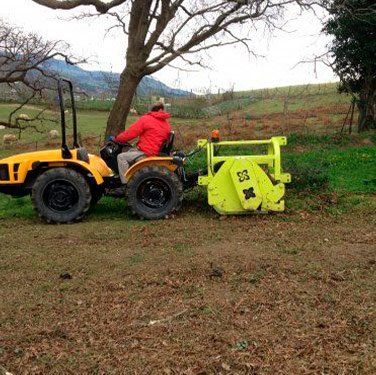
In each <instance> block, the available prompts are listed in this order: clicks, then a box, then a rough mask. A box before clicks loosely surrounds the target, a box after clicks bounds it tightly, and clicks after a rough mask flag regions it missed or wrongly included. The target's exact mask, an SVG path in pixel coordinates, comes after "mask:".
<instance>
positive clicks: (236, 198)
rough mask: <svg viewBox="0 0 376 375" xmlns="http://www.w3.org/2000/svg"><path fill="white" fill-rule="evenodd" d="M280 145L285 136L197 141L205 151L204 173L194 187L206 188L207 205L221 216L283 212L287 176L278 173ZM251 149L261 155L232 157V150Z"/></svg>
mask: <svg viewBox="0 0 376 375" xmlns="http://www.w3.org/2000/svg"><path fill="white" fill-rule="evenodd" d="M284 145H286V138H285V137H272V138H270V139H267V140H253V141H223V142H220V141H219V134H218V133H217V134H215V135H214V136H213V137H212V140H211V141H207V140H205V139H201V140H199V141H198V147H201V148H206V155H207V174H206V175H203V176H199V178H198V184H199V185H203V186H206V187H207V193H208V203H209V205H210V206H212V207H213V208H214V209H215V210H216V211H217V212H218V213H220V214H224V215H228V214H245V213H248V212H252V211H259V212H268V211H283V210H284V208H285V202H284V199H283V197H284V195H285V183H288V182H290V181H291V176H290V174H288V173H282V167H281V151H280V148H281V146H284ZM255 146H256V147H264V148H265V153H263V154H249V155H234V150H239V149H244V150H246V149H249V148H252V147H255ZM235 153H236V151H235Z"/></svg>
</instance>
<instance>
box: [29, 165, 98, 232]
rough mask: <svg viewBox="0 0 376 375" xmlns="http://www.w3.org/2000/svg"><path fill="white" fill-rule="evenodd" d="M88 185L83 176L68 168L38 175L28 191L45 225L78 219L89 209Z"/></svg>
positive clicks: (50, 170) (51, 170) (55, 169)
mask: <svg viewBox="0 0 376 375" xmlns="http://www.w3.org/2000/svg"><path fill="white" fill-rule="evenodd" d="M91 198H92V197H91V192H90V186H89V184H88V182H87V181H86V179H85V177H84V176H83V175H82V174H80V173H79V172H76V171H74V170H73V169H69V168H53V169H49V170H47V171H46V172H44V173H43V174H41V175H40V176H39V177H38V178H37V179H36V180H35V183H34V185H33V188H32V192H31V199H32V202H33V204H34V207H35V209H36V211H37V212H38V214H39V217H41V218H42V219H43V220H45V221H47V222H48V223H61V224H62V223H72V222H74V221H79V220H81V219H82V218H83V217H84V215H85V214H86V212H87V211H88V210H89V208H90V203H91Z"/></svg>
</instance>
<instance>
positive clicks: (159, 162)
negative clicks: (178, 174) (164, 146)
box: [125, 156, 179, 181]
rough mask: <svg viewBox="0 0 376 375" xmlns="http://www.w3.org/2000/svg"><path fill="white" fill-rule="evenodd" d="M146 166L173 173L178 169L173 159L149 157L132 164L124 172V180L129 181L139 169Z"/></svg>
mask: <svg viewBox="0 0 376 375" xmlns="http://www.w3.org/2000/svg"><path fill="white" fill-rule="evenodd" d="M148 166H160V167H165V168H167V169H169V170H170V171H171V172H174V171H175V170H176V169H177V168H178V166H179V165H178V163H177V162H176V161H175V159H174V158H173V157H168V156H151V157H148V158H144V159H141V160H140V161H138V162H137V163H135V164H133V165H132V166H131V167H130V168H129V169H128V170H127V171H126V172H125V180H126V181H129V180H130V179H131V178H132V176H133V175H134V174H135V173H136V172H137V171H138V170H140V169H141V168H144V167H148Z"/></svg>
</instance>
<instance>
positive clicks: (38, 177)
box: [0, 79, 290, 223]
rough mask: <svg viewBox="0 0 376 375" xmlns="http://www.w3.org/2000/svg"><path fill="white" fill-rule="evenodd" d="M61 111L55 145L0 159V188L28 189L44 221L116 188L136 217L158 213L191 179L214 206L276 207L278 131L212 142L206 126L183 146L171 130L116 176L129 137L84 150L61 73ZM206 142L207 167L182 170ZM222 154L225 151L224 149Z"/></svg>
mask: <svg viewBox="0 0 376 375" xmlns="http://www.w3.org/2000/svg"><path fill="white" fill-rule="evenodd" d="M64 85H67V86H68V88H69V95H70V102H71V111H72V128H73V137H72V139H73V145H72V147H69V146H68V144H67V136H66V129H67V126H66V119H65V114H66V112H65V103H64V95H63V94H64ZM57 88H58V99H59V105H60V117H61V137H62V142H61V148H60V149H57V150H46V151H35V152H30V153H23V154H18V155H15V156H11V157H8V158H5V159H2V160H0V193H4V194H9V195H11V196H13V197H21V196H26V195H31V199H32V202H33V205H34V207H35V209H36V211H37V212H38V214H39V216H40V217H41V218H42V219H44V220H45V221H47V222H48V223H71V222H75V221H79V220H81V219H82V218H83V217H84V216H85V214H86V213H87V212H88V211H89V209H90V207H92V206H94V205H95V204H96V203H97V202H98V201H99V200H100V199H101V197H102V196H103V195H104V194H109V195H111V192H113V191H114V190H116V189H117V190H118V189H119V188H120V189H124V188H125V189H124V194H122V195H121V196H123V197H124V196H126V199H127V203H128V205H129V206H130V208H131V210H132V211H133V213H134V214H136V215H138V216H139V217H140V218H144V219H152V220H155V219H161V218H166V217H168V216H169V215H171V214H172V213H173V212H174V211H177V210H178V209H179V208H180V207H181V203H182V200H183V193H184V191H185V190H187V189H190V188H192V187H194V186H196V185H202V186H207V191H208V202H209V205H211V206H213V208H214V209H215V210H216V211H217V212H218V213H220V214H241V213H247V212H250V211H260V212H267V211H283V209H284V201H283V199H282V198H283V196H284V192H285V190H284V183H287V182H289V181H290V175H289V174H286V173H282V170H281V157H280V146H281V145H285V144H286V138H284V137H273V138H271V139H270V140H263V141H227V142H220V141H219V134H218V133H217V132H214V133H213V134H212V137H211V139H210V140H199V141H198V145H197V149H195V150H193V151H192V152H190V153H189V154H187V155H186V154H185V153H184V152H182V151H175V150H174V149H173V142H174V134H173V133H171V135H170V138H169V140H168V141H167V142H165V144H164V145H163V146H162V148H161V150H160V154H159V155H158V156H153V157H143V158H140V159H138V160H136V161H135V162H134V163H133V164H132V165H131V166H130V168H129V169H128V170H127V172H126V174H125V180H126V185H125V186H123V185H122V183H121V180H120V178H119V174H118V173H119V172H118V167H117V155H118V154H119V153H121V152H123V151H124V150H126V149H127V148H128V147H132V146H131V145H130V144H119V143H116V142H113V141H111V142H107V143H106V144H105V145H104V147H102V148H101V150H100V156H96V155H93V154H89V153H88V152H87V150H86V149H85V148H84V147H82V146H81V145H80V144H79V142H78V130H77V113H76V106H75V99H74V90H73V84H72V82H71V81H69V80H67V79H59V80H58V83H57ZM255 144H260V145H266V146H267V153H266V154H265V155H226V153H225V155H221V151H223V149H225V148H229V149H230V152H231V146H235V147H238V146H240V145H242V146H247V145H255ZM203 150H206V155H207V173H206V174H202V173H201V172H194V173H191V174H188V173H186V168H185V164H186V161H187V160H188V159H189V158H190V157H192V156H193V155H194V154H196V153H198V152H200V151H203ZM227 154H228V153H227Z"/></svg>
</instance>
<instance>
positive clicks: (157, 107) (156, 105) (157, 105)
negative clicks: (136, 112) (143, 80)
mask: <svg viewBox="0 0 376 375" xmlns="http://www.w3.org/2000/svg"><path fill="white" fill-rule="evenodd" d="M150 111H151V112H160V111H164V104H163V103H162V102H157V103H154V104H153V105H152V107H151V108H150Z"/></svg>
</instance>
